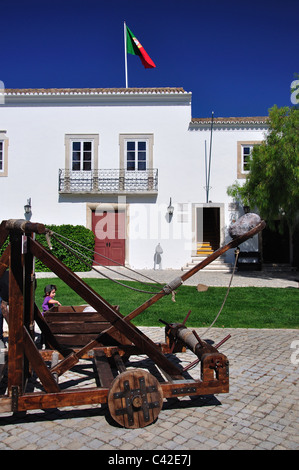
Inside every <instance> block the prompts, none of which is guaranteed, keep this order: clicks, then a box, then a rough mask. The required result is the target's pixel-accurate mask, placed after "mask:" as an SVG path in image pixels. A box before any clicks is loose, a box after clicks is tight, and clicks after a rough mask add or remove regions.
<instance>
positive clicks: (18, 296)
mask: <svg viewBox="0 0 299 470" xmlns="http://www.w3.org/2000/svg"><path fill="white" fill-rule="evenodd" d="M21 239H22V236H21V234H16V233H12V234H10V245H11V255H10V266H9V322H8V323H9V336H8V364H9V367H8V392H9V393H10V392H11V387H12V386H14V387H18V389H19V393H21V392H22V391H23V387H24V383H25V377H24V350H23V322H24V312H23V306H24V298H23V266H22V254H21V246H22V245H21V243H22V242H21Z"/></svg>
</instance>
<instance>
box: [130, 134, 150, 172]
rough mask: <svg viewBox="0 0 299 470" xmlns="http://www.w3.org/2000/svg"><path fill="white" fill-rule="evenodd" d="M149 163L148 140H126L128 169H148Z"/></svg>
mask: <svg viewBox="0 0 299 470" xmlns="http://www.w3.org/2000/svg"><path fill="white" fill-rule="evenodd" d="M146 163H147V141H146V140H127V141H126V169H127V170H129V171H130V170H138V171H144V170H146V169H147V168H146V166H147V165H146Z"/></svg>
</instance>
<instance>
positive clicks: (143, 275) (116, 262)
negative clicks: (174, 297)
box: [51, 231, 163, 287]
mask: <svg viewBox="0 0 299 470" xmlns="http://www.w3.org/2000/svg"><path fill="white" fill-rule="evenodd" d="M51 235H56V237H61V238H64V239H65V240H67V241H68V242H71V243H74V244H75V245H77V246H79V247H81V248H83V249H84V250H86V251H90V252H91V253H92V254H93V255H94V254H96V255H99V256H101V257H102V258H105V259H106V260H108V261H112V262H113V263H115V264H117V265H118V266H121V267H122V268H125V269H127V270H128V271H131V272H133V273H135V274H138V275H139V276H141V277H144V279H148V280H149V281H151V282H154V283H155V284H159V285H160V286H161V287H163V284H161V283H160V282H158V281H156V280H155V279H152V278H150V277H148V276H146V275H145V274H141V273H139V272H137V271H135V270H134V269H132V268H129V267H128V266H125V265H123V264H121V263H119V262H118V261H115V260H113V259H112V258H108V257H107V256H105V255H103V254H102V253H98V252H97V251H94V250H92V249H91V248H87V247H86V246H84V245H81V244H80V243H78V242H75V241H74V240H70V239H69V238H67V237H65V236H64V235H61V234H60V233H56V232H53V231H51ZM56 240H57V238H56ZM57 241H59V240H57ZM95 263H96V264H97V265H98V266H101V267H102V268H106V269H109V270H110V271H112V272H114V273H115V272H117V271H113V269H112V268H111V267H110V268H108V266H105V265H103V264H101V263H99V262H96V261H95ZM118 274H120V275H121V276H123V277H127V278H128V279H131V280H134V281H136V279H134V278H130V277H129V276H127V275H126V274H123V273H118Z"/></svg>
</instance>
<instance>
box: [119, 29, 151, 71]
mask: <svg viewBox="0 0 299 470" xmlns="http://www.w3.org/2000/svg"><path fill="white" fill-rule="evenodd" d="M126 34H127V53H128V54H133V55H138V56H139V57H140V60H141V62H142V63H143V65H144V67H145V68H146V69H152V68H154V67H156V66H155V64H154V62H153V61H152V59H151V58H150V56H149V55H148V53H147V52H146V51H145V50H144V47H142V45H141V44H140V42H139V41H138V39H137V38H136V36H135V34H133V33H132V31H131V30H130V29H129V28H128V26H126Z"/></svg>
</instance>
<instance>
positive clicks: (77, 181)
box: [58, 168, 158, 194]
mask: <svg viewBox="0 0 299 470" xmlns="http://www.w3.org/2000/svg"><path fill="white" fill-rule="evenodd" d="M58 187H59V192H60V193H71V194H74V193H75V194H77V193H104V194H105V193H150V192H151V193H152V192H157V191H158V170H157V168H151V169H148V170H144V171H136V170H134V171H129V170H121V169H111V170H91V171H83V170H81V171H73V170H65V169H60V170H59V186H58Z"/></svg>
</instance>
